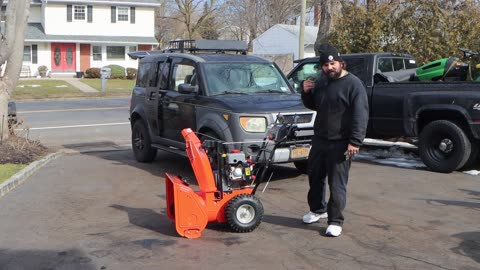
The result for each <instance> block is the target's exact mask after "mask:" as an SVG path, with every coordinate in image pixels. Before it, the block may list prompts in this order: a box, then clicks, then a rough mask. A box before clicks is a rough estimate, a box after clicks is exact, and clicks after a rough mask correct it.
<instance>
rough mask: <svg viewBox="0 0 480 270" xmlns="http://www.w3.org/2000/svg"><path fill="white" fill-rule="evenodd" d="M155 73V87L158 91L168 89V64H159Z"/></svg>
mask: <svg viewBox="0 0 480 270" xmlns="http://www.w3.org/2000/svg"><path fill="white" fill-rule="evenodd" d="M157 71H158V72H157V82H156V86H157V87H158V88H159V89H168V72H169V71H170V64H169V63H167V62H159V63H158V69H157Z"/></svg>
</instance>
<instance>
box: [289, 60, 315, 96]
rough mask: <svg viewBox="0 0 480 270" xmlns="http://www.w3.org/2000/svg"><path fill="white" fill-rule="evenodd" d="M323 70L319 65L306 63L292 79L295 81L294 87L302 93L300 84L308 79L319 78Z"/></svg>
mask: <svg viewBox="0 0 480 270" xmlns="http://www.w3.org/2000/svg"><path fill="white" fill-rule="evenodd" d="M321 72H322V68H321V67H320V64H319V63H306V64H304V65H303V66H301V67H300V68H299V69H298V70H297V71H296V72H295V73H294V74H292V77H291V79H292V80H293V86H294V87H295V90H296V91H297V92H300V86H301V85H300V84H301V83H302V82H303V81H304V80H306V79H307V78H310V77H311V78H313V79H314V80H315V79H317V78H318V76H319V75H320V74H321Z"/></svg>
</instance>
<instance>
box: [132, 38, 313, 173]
mask: <svg viewBox="0 0 480 270" xmlns="http://www.w3.org/2000/svg"><path fill="white" fill-rule="evenodd" d="M130 56H131V57H132V58H139V59H140V60H139V66H138V75H137V83H136V86H135V88H134V89H133V92H132V97H131V104H130V123H131V128H132V147H133V152H134V154H135V158H136V159H137V160H138V161H140V162H150V161H152V160H153V159H155V156H156V152H157V149H162V150H165V151H169V152H174V153H178V154H182V155H185V141H184V139H183V137H182V135H181V130H182V129H184V128H192V129H193V130H194V131H195V132H197V134H198V135H199V137H200V138H201V139H206V138H215V139H220V140H222V141H225V142H234V143H235V142H238V145H239V148H241V150H243V151H244V152H245V153H246V154H247V155H250V156H252V157H255V156H256V154H258V153H259V151H260V148H261V146H262V142H263V140H264V139H265V137H266V132H267V129H268V128H269V126H271V125H272V124H273V123H274V122H275V121H276V119H277V117H278V115H279V114H281V115H282V118H283V119H287V120H289V121H291V122H292V123H295V124H296V125H297V126H298V128H299V129H298V131H297V132H296V136H295V138H294V139H293V140H290V141H288V142H286V143H285V144H284V145H283V147H280V148H277V149H276V150H275V155H274V159H273V162H274V163H284V162H292V161H293V162H294V163H295V165H296V167H297V168H298V169H300V170H302V171H304V170H305V168H306V159H307V156H308V152H309V150H310V142H311V136H312V135H313V121H314V119H315V112H313V111H311V110H308V109H306V108H305V107H304V106H303V104H302V102H301V98H300V95H299V94H298V93H296V92H295V91H294V90H293V89H292V86H291V85H290V84H289V83H288V81H287V80H286V78H285V76H284V75H283V73H282V72H281V71H280V69H279V68H278V67H277V65H275V64H274V63H272V62H270V61H268V60H266V59H263V58H260V57H257V56H252V55H247V54H246V44H245V43H244V42H241V43H238V42H236V41H212V40H197V41H193V40H188V41H186V40H181V41H175V42H171V45H170V49H166V50H163V51H149V52H133V53H130Z"/></svg>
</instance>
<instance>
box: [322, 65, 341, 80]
mask: <svg viewBox="0 0 480 270" xmlns="http://www.w3.org/2000/svg"><path fill="white" fill-rule="evenodd" d="M342 70H343V68H342V67H339V68H338V70H336V71H335V70H328V71H327V73H325V75H327V78H328V79H329V80H331V81H333V80H336V79H338V78H340V76H341V75H342Z"/></svg>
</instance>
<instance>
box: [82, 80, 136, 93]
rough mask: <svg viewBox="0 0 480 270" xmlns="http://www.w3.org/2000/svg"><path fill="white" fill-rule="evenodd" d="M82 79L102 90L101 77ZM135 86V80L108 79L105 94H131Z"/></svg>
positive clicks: (83, 81)
mask: <svg viewBox="0 0 480 270" xmlns="http://www.w3.org/2000/svg"><path fill="white" fill-rule="evenodd" d="M80 81H81V82H82V83H84V84H87V85H90V86H91V87H93V88H95V89H97V90H98V91H101V90H102V80H101V79H80ZM134 86H135V80H119V79H117V80H108V81H107V84H106V85H105V92H106V93H105V94H106V95H107V96H119V95H122V96H125V95H127V96H129V95H130V94H131V93H132V89H133V87H134Z"/></svg>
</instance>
